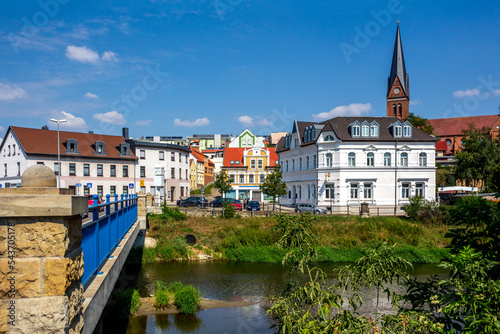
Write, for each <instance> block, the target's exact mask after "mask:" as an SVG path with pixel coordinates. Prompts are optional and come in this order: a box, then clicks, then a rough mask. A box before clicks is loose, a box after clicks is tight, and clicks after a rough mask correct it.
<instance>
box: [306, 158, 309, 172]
mask: <svg viewBox="0 0 500 334" xmlns="http://www.w3.org/2000/svg"><path fill="white" fill-rule="evenodd" d="M306 169H309V157H306Z"/></svg>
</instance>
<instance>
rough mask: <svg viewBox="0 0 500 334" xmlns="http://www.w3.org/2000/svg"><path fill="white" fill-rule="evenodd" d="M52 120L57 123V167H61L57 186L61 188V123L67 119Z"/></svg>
mask: <svg viewBox="0 0 500 334" xmlns="http://www.w3.org/2000/svg"><path fill="white" fill-rule="evenodd" d="M50 121H51V122H54V123H57V167H59V171H58V172H57V176H58V184H57V188H61V145H60V143H59V124H61V123H65V122H66V120H65V119H54V118H51V119H50Z"/></svg>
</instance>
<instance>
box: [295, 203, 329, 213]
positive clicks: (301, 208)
mask: <svg viewBox="0 0 500 334" xmlns="http://www.w3.org/2000/svg"><path fill="white" fill-rule="evenodd" d="M295 212H311V213H314V214H317V213H318V214H325V213H326V210H325V209H322V208H318V207H317V206H316V205H313V204H308V203H297V204H295Z"/></svg>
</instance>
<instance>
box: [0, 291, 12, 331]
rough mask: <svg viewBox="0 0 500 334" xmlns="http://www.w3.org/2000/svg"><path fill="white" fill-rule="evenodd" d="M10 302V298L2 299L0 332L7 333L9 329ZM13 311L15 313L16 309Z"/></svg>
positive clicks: (0, 300) (0, 305)
mask: <svg viewBox="0 0 500 334" xmlns="http://www.w3.org/2000/svg"><path fill="white" fill-rule="evenodd" d="M9 304H10V300H8V299H0V333H7V331H8V329H9V325H8V321H9V320H10V319H9V318H8V316H9V309H7V308H8V307H9ZM12 313H15V310H13V311H12ZM13 316H14V314H13Z"/></svg>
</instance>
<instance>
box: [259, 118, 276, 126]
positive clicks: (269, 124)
mask: <svg viewBox="0 0 500 334" xmlns="http://www.w3.org/2000/svg"><path fill="white" fill-rule="evenodd" d="M257 125H260V126H272V125H273V123H272V122H270V121H268V120H267V119H265V118H263V119H261V120H259V121H257Z"/></svg>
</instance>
